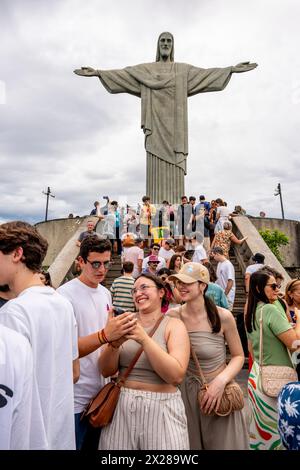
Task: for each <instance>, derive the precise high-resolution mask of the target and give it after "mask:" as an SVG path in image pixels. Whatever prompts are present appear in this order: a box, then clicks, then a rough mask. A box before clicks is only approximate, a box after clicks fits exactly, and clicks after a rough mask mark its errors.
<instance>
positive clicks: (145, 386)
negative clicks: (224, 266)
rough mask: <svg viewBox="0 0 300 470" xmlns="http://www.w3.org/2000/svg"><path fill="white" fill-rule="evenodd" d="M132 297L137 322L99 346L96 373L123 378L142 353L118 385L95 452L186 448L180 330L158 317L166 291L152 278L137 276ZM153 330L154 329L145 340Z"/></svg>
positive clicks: (184, 340)
mask: <svg viewBox="0 0 300 470" xmlns="http://www.w3.org/2000/svg"><path fill="white" fill-rule="evenodd" d="M132 294H133V298H134V301H135V305H136V308H137V309H138V314H137V319H138V321H137V323H136V325H135V327H134V328H133V329H132V331H131V332H130V333H127V334H126V335H124V337H123V338H121V339H120V341H116V342H113V343H111V344H110V345H106V346H104V351H103V353H102V354H101V356H100V358H99V368H100V372H101V373H102V374H103V376H104V377H110V376H113V375H115V374H116V373H117V372H118V371H119V373H120V374H122V373H124V371H125V370H126V369H127V367H128V365H129V364H130V362H131V361H132V359H133V357H134V356H135V354H136V352H137V351H138V349H139V348H140V346H142V347H143V353H142V354H141V356H140V357H139V359H138V360H137V362H136V364H135V366H134V368H133V369H132V371H131V372H130V374H129V376H128V378H127V379H126V381H125V384H124V386H123V387H121V392H120V395H119V400H118V403H117V406H116V409H115V413H114V416H113V419H112V422H111V423H110V424H108V425H107V426H105V427H104V428H103V429H102V432H101V437H100V443H99V449H101V450H187V449H189V441H188V432H187V421H186V415H185V410H184V405H183V401H182V398H181V394H180V391H179V390H178V385H179V384H180V382H181V381H182V380H183V377H184V375H185V372H186V368H187V364H188V360H189V354H190V348H189V339H188V335H187V332H186V329H185V326H184V324H183V323H182V321H180V320H178V319H175V318H170V317H167V316H163V315H162V313H161V310H162V304H164V302H165V287H164V284H163V282H162V281H161V280H160V279H159V278H158V277H157V276H154V275H152V274H141V275H140V276H139V277H138V278H137V279H136V280H135V283H134V288H133V290H132ZM159 321H160V323H159V324H158V322H159ZM154 326H157V329H156V331H155V333H154V334H153V336H152V337H150V336H149V334H150V332H151V330H152V329H153V327H154Z"/></svg>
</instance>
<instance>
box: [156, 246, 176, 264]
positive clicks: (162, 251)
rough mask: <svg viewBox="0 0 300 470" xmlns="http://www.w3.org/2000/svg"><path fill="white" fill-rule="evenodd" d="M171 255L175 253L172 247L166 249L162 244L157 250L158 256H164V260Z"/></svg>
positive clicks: (167, 259)
mask: <svg viewBox="0 0 300 470" xmlns="http://www.w3.org/2000/svg"><path fill="white" fill-rule="evenodd" d="M173 255H175V251H174V250H172V248H171V249H170V250H166V249H165V248H164V247H163V246H162V247H161V248H160V250H159V252H158V256H159V257H161V258H164V260H165V261H166V262H167V261H169V259H171V258H172V256H173Z"/></svg>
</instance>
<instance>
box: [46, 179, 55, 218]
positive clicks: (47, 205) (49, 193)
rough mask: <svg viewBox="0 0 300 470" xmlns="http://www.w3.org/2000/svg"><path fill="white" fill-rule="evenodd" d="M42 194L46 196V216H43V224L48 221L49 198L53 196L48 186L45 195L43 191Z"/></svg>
mask: <svg viewBox="0 0 300 470" xmlns="http://www.w3.org/2000/svg"><path fill="white" fill-rule="evenodd" d="M43 194H45V196H47V202H46V214H45V222H47V220H48V207H49V196H51V197H55V196H54V195H53V194H51V190H50V188H49V186H48V189H47V192H46V193H45V191H43Z"/></svg>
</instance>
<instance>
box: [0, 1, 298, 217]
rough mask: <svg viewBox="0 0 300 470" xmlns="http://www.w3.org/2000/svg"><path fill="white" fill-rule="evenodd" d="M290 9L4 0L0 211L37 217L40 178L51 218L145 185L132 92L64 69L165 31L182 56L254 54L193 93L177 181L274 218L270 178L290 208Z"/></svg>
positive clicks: (117, 57)
mask: <svg viewBox="0 0 300 470" xmlns="http://www.w3.org/2000/svg"><path fill="white" fill-rule="evenodd" d="M299 14H300V5H299V4H298V2H296V0H286V1H285V2H281V1H280V0H253V1H251V2H250V1H248V2H240V1H239V0H227V1H226V2H224V1H222V0H202V1H199V0H189V2H186V1H184V0H176V1H173V2H166V1H161V2H155V3H154V2H153V4H152V5H150V4H149V2H148V1H147V2H146V1H145V0H131V1H130V2H124V1H122V0H117V1H115V2H113V3H107V2H106V1H99V0H90V1H89V2H82V1H79V0H60V1H58V0H54V1H52V2H48V1H46V0H42V1H39V2H36V1H27V2H23V1H21V0H16V1H14V2H10V1H6V2H5V1H3V0H2V2H1V17H0V27H1V43H0V55H1V72H0V83H2V84H3V83H4V84H5V102H4V103H2V104H1V107H0V112H1V114H0V133H1V134H0V135H1V139H0V184H1V200H0V201H1V202H0V220H6V219H11V218H16V217H18V218H25V219H27V220H32V221H33V220H35V221H37V220H40V219H42V218H43V216H44V208H45V196H43V195H42V191H43V190H46V188H47V186H50V187H51V190H52V191H53V193H54V194H55V195H56V198H55V199H52V200H51V201H50V208H49V215H50V217H53V218H56V217H62V216H67V215H68V213H69V212H73V213H75V214H77V213H78V214H83V213H88V212H89V211H90V210H91V208H92V205H93V202H94V200H95V199H99V198H102V196H103V195H106V194H108V195H110V196H111V197H112V198H116V199H118V198H120V197H122V198H123V199H124V198H125V197H127V198H128V200H129V201H130V202H133V201H134V200H136V199H137V198H140V197H141V196H142V195H143V193H144V192H145V165H146V164H145V151H144V148H143V134H142V131H141V130H140V100H139V99H138V98H135V97H133V96H129V95H126V94H120V95H110V94H108V93H107V92H106V90H105V89H104V88H103V87H102V85H101V84H100V82H99V81H98V79H96V78H90V79H89V78H81V77H78V76H75V75H74V74H73V73H72V70H73V69H75V68H78V67H80V66H83V65H90V66H93V67H96V68H103V69H105V68H107V69H109V68H120V67H124V66H127V65H134V64H137V63H141V62H149V61H152V60H154V57H155V50H156V41H157V37H158V34H159V33H160V32H161V31H165V30H169V31H171V32H173V34H174V36H175V60H177V61H178V62H188V63H192V64H194V65H198V66H201V67H213V66H226V65H234V64H236V63H238V62H241V61H244V60H250V61H256V62H258V64H259V67H258V69H256V70H255V71H253V72H251V73H247V74H236V75H234V76H233V77H232V80H231V82H230V83H229V85H228V87H227V88H226V90H224V91H223V92H221V93H210V94H201V95H197V96H194V97H192V98H190V99H189V152H190V153H189V157H188V175H187V177H186V193H187V194H188V195H189V194H195V195H196V196H198V195H199V194H201V193H205V194H206V196H207V197H208V198H214V197H218V196H221V197H222V196H223V197H224V198H225V199H226V200H227V201H228V203H229V205H230V206H231V207H233V206H234V205H235V204H241V205H242V206H243V207H245V208H246V209H247V211H248V212H249V213H252V214H253V215H257V214H258V213H259V211H260V210H264V211H265V212H266V213H267V215H270V216H280V204H279V198H275V197H274V196H273V192H274V188H275V186H276V185H277V183H278V182H279V181H280V182H281V184H282V192H283V197H284V204H285V212H286V217H290V218H297V219H298V218H299V211H300V202H299V199H297V198H296V197H295V195H296V194H297V192H298V179H299V178H298V174H299V171H298V154H299V140H298V129H299V127H300V126H299V124H300V122H299V121H300V115H299V109H300V91H299V90H300V58H299V54H298V51H297V45H298V44H299V27H298V18H299ZM2 102H3V100H2Z"/></svg>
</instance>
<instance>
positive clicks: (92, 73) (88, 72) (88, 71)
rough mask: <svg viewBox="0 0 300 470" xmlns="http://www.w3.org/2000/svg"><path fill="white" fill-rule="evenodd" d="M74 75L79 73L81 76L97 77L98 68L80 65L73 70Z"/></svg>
mask: <svg viewBox="0 0 300 470" xmlns="http://www.w3.org/2000/svg"><path fill="white" fill-rule="evenodd" d="M74 73H76V75H81V76H82V77H99V74H98V70H95V69H93V68H92V67H81V69H76V70H74Z"/></svg>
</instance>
